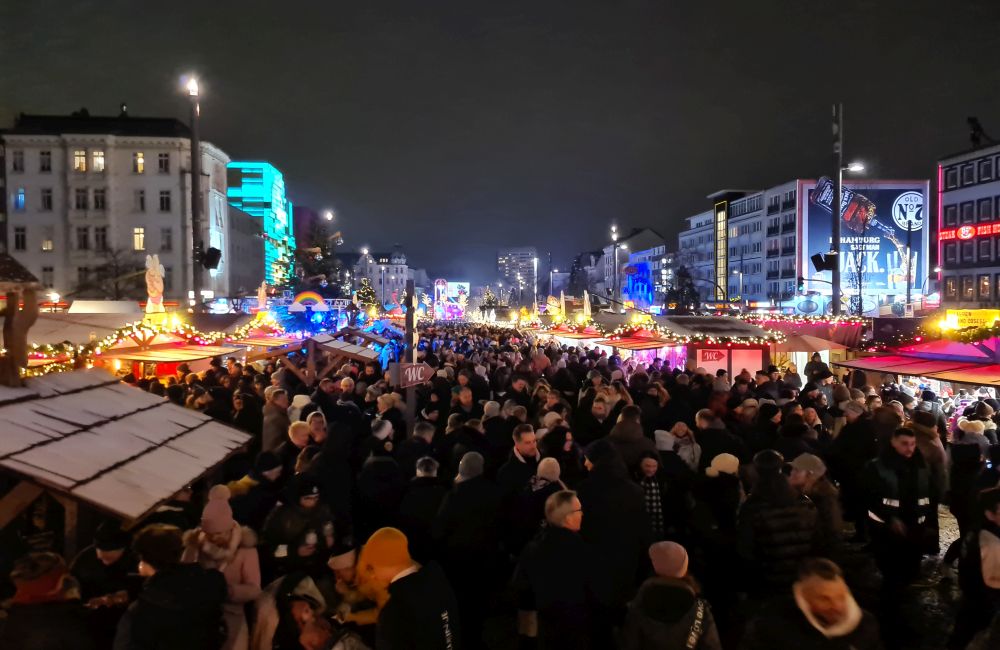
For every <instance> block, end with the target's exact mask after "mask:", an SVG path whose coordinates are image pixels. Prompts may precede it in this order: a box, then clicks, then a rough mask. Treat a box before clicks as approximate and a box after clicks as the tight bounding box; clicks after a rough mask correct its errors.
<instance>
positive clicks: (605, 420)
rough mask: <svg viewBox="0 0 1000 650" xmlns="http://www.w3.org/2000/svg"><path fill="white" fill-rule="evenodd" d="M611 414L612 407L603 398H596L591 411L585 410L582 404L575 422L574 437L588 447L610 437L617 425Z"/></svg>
mask: <svg viewBox="0 0 1000 650" xmlns="http://www.w3.org/2000/svg"><path fill="white" fill-rule="evenodd" d="M610 414H611V407H610V406H609V405H608V402H607V400H605V399H604V398H602V397H598V398H596V399H595V400H594V401H593V403H592V404H591V405H590V408H589V409H585V408H584V406H583V404H581V405H580V408H579V409H578V410H577V415H576V418H574V422H573V437H574V438H575V439H576V440H577V441H578V442H579V443H580V444H581V445H588V444H590V443H592V442H593V441H595V440H598V439H600V438H603V437H604V436H606V435H608V434H609V433H611V427H613V426H614V425H615V422H614V420H612V419H611V417H610Z"/></svg>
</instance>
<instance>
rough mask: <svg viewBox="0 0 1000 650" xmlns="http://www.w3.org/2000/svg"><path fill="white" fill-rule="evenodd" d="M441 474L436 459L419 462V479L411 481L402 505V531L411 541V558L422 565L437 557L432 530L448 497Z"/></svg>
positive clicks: (417, 477)
mask: <svg viewBox="0 0 1000 650" xmlns="http://www.w3.org/2000/svg"><path fill="white" fill-rule="evenodd" d="M437 473H438V462H437V461H436V460H434V459H433V458H431V457H429V456H424V457H423V458H421V459H419V460H417V462H416V476H415V477H413V478H412V479H410V482H409V484H408V485H407V486H406V493H405V494H404V495H403V501H402V503H400V504H399V527H400V529H401V530H402V531H403V532H404V533H405V534H406V537H407V539H409V540H410V554H411V555H412V556H413V558H414V559H415V560H417V561H418V562H426V561H427V560H429V559H431V558H432V557H434V556H435V553H434V544H433V541H432V537H431V530H432V527H433V525H434V517H435V516H437V513H438V510H440V509H441V502H442V501H444V497H445V495H446V494H447V493H448V490H447V488H445V486H444V484H443V483H442V481H441V479H439V478H438V476H437Z"/></svg>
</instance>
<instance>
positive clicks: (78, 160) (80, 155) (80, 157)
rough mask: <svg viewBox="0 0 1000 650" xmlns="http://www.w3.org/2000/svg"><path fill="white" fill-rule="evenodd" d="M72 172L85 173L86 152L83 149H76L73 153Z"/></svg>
mask: <svg viewBox="0 0 1000 650" xmlns="http://www.w3.org/2000/svg"><path fill="white" fill-rule="evenodd" d="M73 171H75V172H85V171H87V152H86V151H85V150H84V149H77V150H76V151H74V152H73Z"/></svg>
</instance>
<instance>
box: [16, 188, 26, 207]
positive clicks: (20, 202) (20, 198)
mask: <svg viewBox="0 0 1000 650" xmlns="http://www.w3.org/2000/svg"><path fill="white" fill-rule="evenodd" d="M26 202H27V199H25V197H24V188H23V187H19V188H17V191H16V192H14V209H15V210H24V208H25V205H26Z"/></svg>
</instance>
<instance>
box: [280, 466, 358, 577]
mask: <svg viewBox="0 0 1000 650" xmlns="http://www.w3.org/2000/svg"><path fill="white" fill-rule="evenodd" d="M287 493H288V501H287V502H283V503H281V505H279V506H278V507H277V508H275V509H274V510H273V511H272V512H271V514H270V515H268V517H267V519H266V520H265V521H264V526H263V528H262V530H261V548H262V549H264V551H265V553H266V554H267V557H268V564H273V565H274V568H275V570H276V571H279V572H284V573H287V572H289V571H293V570H298V569H301V570H305V571H309V570H316V569H318V568H319V567H322V565H323V563H324V562H326V559H327V558H328V557H329V554H330V549H331V548H334V547H335V546H336V545H337V544H344V543H349V542H350V540H349V539H347V538H346V537H345V536H346V531H347V530H348V527H347V525H346V524H345V523H344V522H343V521H341V520H339V519H338V520H337V524H336V525H335V523H334V516H333V515H332V514H331V512H330V508H329V507H328V506H327V505H326V503H324V502H323V498H322V497H323V493H322V487H321V484H320V482H319V481H318V480H317V479H316V478H314V477H313V476H311V475H310V474H308V473H305V474H300V475H299V476H296V477H295V479H294V480H293V481H292V482H291V484H290V485H289V487H288V490H287Z"/></svg>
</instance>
